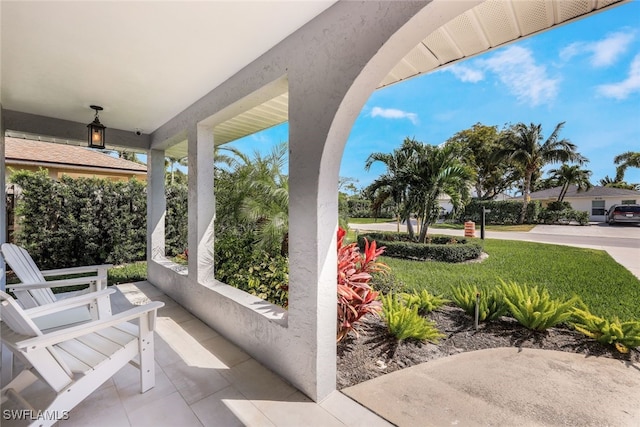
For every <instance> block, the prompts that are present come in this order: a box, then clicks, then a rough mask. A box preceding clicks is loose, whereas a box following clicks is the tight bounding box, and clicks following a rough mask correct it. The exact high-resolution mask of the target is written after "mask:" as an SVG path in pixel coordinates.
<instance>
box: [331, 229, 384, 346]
mask: <svg viewBox="0 0 640 427" xmlns="http://www.w3.org/2000/svg"><path fill="white" fill-rule="evenodd" d="M346 234H347V232H346V231H345V230H343V229H342V228H339V229H338V341H340V340H341V339H343V338H344V337H345V336H347V334H348V333H349V332H350V331H355V329H354V324H355V323H357V322H358V321H359V320H360V318H362V316H364V315H365V314H367V313H379V312H380V310H381V309H382V303H381V302H380V301H378V292H376V291H374V290H373V288H372V287H371V286H370V285H369V282H370V281H371V273H375V272H386V271H388V270H389V267H388V266H387V265H386V264H383V263H381V262H376V258H378V257H379V256H380V255H381V254H382V253H383V252H384V249H385V248H384V247H382V248H377V247H376V242H375V241H372V242H371V243H369V241H368V240H367V239H365V246H364V254H362V253H360V248H358V244H357V243H351V244H349V245H346V246H343V242H344V237H345V235H346Z"/></svg>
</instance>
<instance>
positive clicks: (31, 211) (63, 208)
mask: <svg viewBox="0 0 640 427" xmlns="http://www.w3.org/2000/svg"><path fill="white" fill-rule="evenodd" d="M11 181H12V182H14V183H15V184H17V185H19V186H20V187H21V188H22V191H21V196H20V197H19V198H18V200H17V209H16V214H17V215H18V217H19V231H18V233H17V234H16V243H18V244H19V245H21V246H23V247H24V248H25V249H27V250H28V251H29V253H30V254H31V256H32V257H33V259H34V261H35V262H36V264H38V266H39V267H41V268H42V269H52V268H62V267H73V266H78V265H91V264H103V263H112V264H122V263H130V262H135V261H140V260H143V259H145V258H146V247H147V190H146V183H144V182H140V181H137V180H135V179H133V180H130V181H117V182H114V181H109V180H106V179H98V178H70V177H68V176H63V177H62V178H61V179H60V180H59V181H55V180H53V179H51V178H49V175H48V174H47V172H46V170H43V169H41V170H39V171H38V172H29V171H18V172H16V173H14V174H13V175H12V176H11ZM187 221H188V219H187V187H186V185H178V184H176V185H169V186H168V187H167V215H166V241H165V245H166V246H165V248H166V253H167V255H168V256H174V255H177V254H180V253H182V252H184V250H185V249H186V248H187Z"/></svg>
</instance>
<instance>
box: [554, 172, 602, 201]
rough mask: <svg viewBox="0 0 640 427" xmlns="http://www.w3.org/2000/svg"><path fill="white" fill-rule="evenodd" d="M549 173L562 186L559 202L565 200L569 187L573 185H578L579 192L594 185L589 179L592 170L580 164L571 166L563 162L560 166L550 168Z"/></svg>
mask: <svg viewBox="0 0 640 427" xmlns="http://www.w3.org/2000/svg"><path fill="white" fill-rule="evenodd" d="M549 174H551V176H552V178H553V179H555V180H556V182H557V183H558V185H560V186H562V188H561V189H560V194H559V195H558V201H559V202H562V201H563V200H564V197H565V196H566V195H567V191H568V190H569V187H571V186H572V185H576V186H577V187H578V192H580V191H586V190H589V189H590V188H591V187H592V185H591V182H590V181H589V177H590V176H591V171H590V170H585V169H581V168H580V166H579V165H571V166H570V165H568V164H566V163H563V164H562V166H560V167H559V168H557V169H551V170H549Z"/></svg>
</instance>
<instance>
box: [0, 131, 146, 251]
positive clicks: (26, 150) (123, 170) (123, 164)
mask: <svg viewBox="0 0 640 427" xmlns="http://www.w3.org/2000/svg"><path fill="white" fill-rule="evenodd" d="M4 141H5V153H6V154H5V156H6V165H7V184H6V186H5V191H6V204H7V215H6V224H5V227H6V231H7V241H8V242H12V241H13V235H14V233H15V232H16V215H15V203H16V198H17V197H18V195H19V194H20V189H19V188H18V186H17V185H15V184H13V183H12V182H11V175H12V174H13V173H14V172H17V171H20V170H28V171H37V170H38V169H41V168H42V169H46V170H47V171H48V172H49V177H50V178H52V179H55V180H58V179H60V178H61V177H62V176H63V175H66V176H69V177H71V178H101V179H108V180H111V181H128V180H130V179H132V178H135V179H137V180H139V181H146V180H147V166H146V165H143V164H140V163H135V162H131V161H129V160H124V159H119V158H116V157H112V156H109V155H108V154H104V153H100V152H98V151H94V150H91V149H89V148H85V147H80V146H76V145H67V144H52V143H50V142H45V141H36V140H32V139H22V138H11V137H5V139H4Z"/></svg>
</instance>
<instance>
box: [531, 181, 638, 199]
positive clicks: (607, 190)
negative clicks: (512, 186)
mask: <svg viewBox="0 0 640 427" xmlns="http://www.w3.org/2000/svg"><path fill="white" fill-rule="evenodd" d="M561 188H562V187H554V188H549V189H547V190H540V191H535V192H533V193H531V198H532V199H534V200H535V199H551V198H556V199H557V198H558V196H559V195H560V189H561ZM625 196H635V197H639V196H640V191H636V190H625V189H622V188H613V187H601V186H599V185H598V186H594V187H591V189H589V190H587V191H585V190H582V191H578V187H577V186H575V185H572V186H571V187H569V189H568V190H567V194H566V195H565V196H564V197H565V199H566V198H567V197H570V198H577V197H586V198H590V197H625Z"/></svg>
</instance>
